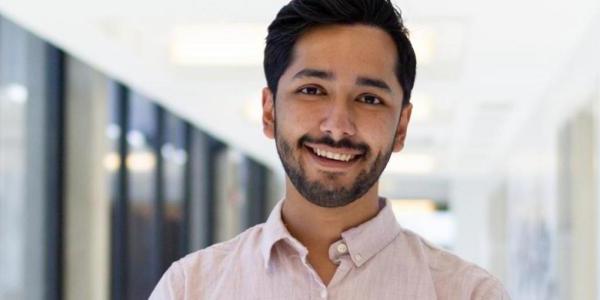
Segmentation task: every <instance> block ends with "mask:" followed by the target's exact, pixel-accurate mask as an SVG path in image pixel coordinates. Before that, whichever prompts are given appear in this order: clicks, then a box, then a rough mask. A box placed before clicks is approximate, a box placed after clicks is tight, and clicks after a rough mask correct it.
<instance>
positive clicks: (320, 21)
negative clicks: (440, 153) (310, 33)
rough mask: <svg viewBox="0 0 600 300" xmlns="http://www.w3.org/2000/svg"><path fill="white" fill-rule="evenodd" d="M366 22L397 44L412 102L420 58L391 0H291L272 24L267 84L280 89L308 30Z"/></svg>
mask: <svg viewBox="0 0 600 300" xmlns="http://www.w3.org/2000/svg"><path fill="white" fill-rule="evenodd" d="M334 24H342V25H344V24H347V25H352V24H364V25H370V26H375V27H378V28H381V29H382V30H384V31H385V32H387V33H388V34H389V35H390V36H391V37H392V39H393V40H394V43H395V44H396V48H397V52H398V56H397V61H396V67H395V68H396V77H397V79H398V82H399V83H400V86H401V87H402V90H403V92H404V97H403V100H402V103H403V104H405V103H409V102H410V95H411V91H412V88H413V85H414V83H415V74H416V65H417V59H416V57H415V51H414V49H413V47H412V44H411V43H410V40H409V39H408V30H407V29H406V28H405V27H404V24H403V22H402V16H401V14H400V12H399V11H398V10H397V9H396V8H395V7H394V5H393V4H392V3H391V2H390V0H292V1H290V2H289V3H288V4H287V5H285V6H284V7H283V8H281V10H280V11H279V13H277V17H275V20H273V22H272V23H271V25H269V30H268V31H269V32H268V35H267V45H266V47H265V53H264V55H265V57H264V61H263V67H264V71H265V76H266V78H267V85H268V87H269V89H271V91H272V92H273V95H274V96H275V94H276V93H277V84H278V82H279V78H280V77H281V75H282V74H283V73H284V72H285V70H286V69H287V68H288V66H289V64H290V63H291V59H292V57H291V56H292V51H293V48H294V45H295V44H296V41H297V40H298V38H299V37H300V35H302V34H303V33H304V32H306V30H308V29H310V28H314V27H316V26H321V25H334Z"/></svg>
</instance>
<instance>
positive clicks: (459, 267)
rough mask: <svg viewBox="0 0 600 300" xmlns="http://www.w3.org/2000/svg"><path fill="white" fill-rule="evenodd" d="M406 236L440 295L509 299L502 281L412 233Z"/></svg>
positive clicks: (404, 230)
mask: <svg viewBox="0 0 600 300" xmlns="http://www.w3.org/2000/svg"><path fill="white" fill-rule="evenodd" d="M403 234H404V236H405V238H406V242H407V244H409V245H411V244H412V245H413V247H415V248H418V249H419V250H420V251H419V252H421V254H422V259H423V260H424V263H425V264H426V266H427V268H428V270H429V272H430V274H431V277H432V280H433V283H434V286H435V288H436V290H437V291H438V293H439V294H448V293H451V294H457V296H459V298H461V299H509V297H508V294H507V293H506V291H505V289H504V287H503V285H502V283H501V282H500V280H499V279H498V278H496V277H495V276H494V275H492V274H491V273H489V272H488V271H486V270H485V269H483V268H481V267H479V266H478V265H476V264H474V263H472V262H469V261H466V260H464V259H462V258H460V257H459V256H457V255H455V254H453V253H451V252H449V251H447V250H444V249H442V248H440V247H438V246H435V245H433V244H432V243H431V242H429V241H427V240H426V239H424V238H423V237H421V236H419V235H418V234H416V233H414V232H412V231H410V230H406V229H403ZM448 298H453V297H448Z"/></svg>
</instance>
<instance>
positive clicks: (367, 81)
mask: <svg viewBox="0 0 600 300" xmlns="http://www.w3.org/2000/svg"><path fill="white" fill-rule="evenodd" d="M356 84H357V85H362V86H370V87H374V88H378V89H382V90H384V91H386V92H388V93H391V92H392V89H391V88H390V86H389V85H388V84H387V83H385V81H383V80H381V79H376V78H370V77H358V78H357V79H356Z"/></svg>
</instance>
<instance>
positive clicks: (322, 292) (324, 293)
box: [321, 290, 327, 299]
mask: <svg viewBox="0 0 600 300" xmlns="http://www.w3.org/2000/svg"><path fill="white" fill-rule="evenodd" d="M321 298H323V299H325V298H327V290H321Z"/></svg>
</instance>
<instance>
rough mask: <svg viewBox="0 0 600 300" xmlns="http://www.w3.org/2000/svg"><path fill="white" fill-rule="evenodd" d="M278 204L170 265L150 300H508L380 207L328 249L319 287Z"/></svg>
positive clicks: (479, 272)
mask: <svg viewBox="0 0 600 300" xmlns="http://www.w3.org/2000/svg"><path fill="white" fill-rule="evenodd" d="M382 201H384V200H382ZM282 203H283V201H280V202H279V203H278V204H277V205H276V206H275V208H274V209H273V211H272V212H271V215H270V216H269V219H268V220H267V222H266V223H263V224H259V225H256V226H254V227H252V228H250V229H248V230H246V231H244V232H243V233H241V234H240V235H238V236H237V237H235V238H234V239H232V240H229V241H226V242H223V243H219V244H216V245H213V246H211V247H208V248H206V249H203V250H200V251H197V252H194V253H192V254H189V255H187V256H186V257H184V258H182V259H181V260H179V261H177V262H175V263H173V264H172V265H171V267H170V268H169V269H168V270H167V272H166V273H165V274H164V275H163V277H162V278H161V280H160V282H159V283H158V285H157V286H156V288H155V289H154V291H153V292H152V295H151V296H150V299H152V300H158V299H286V300H294V299H344V300H348V299H361V300H362V299H377V300H380V299H509V296H508V294H507V293H506V291H505V290H504V288H503V287H502V284H501V283H500V281H498V279H496V278H494V277H493V276H492V275H490V274H489V273H488V272H486V271H485V270H483V269H481V268H479V267H477V266H476V265H474V264H472V263H468V262H466V261H464V260H462V259H460V258H458V257H457V256H455V255H453V254H450V253H449V252H446V251H444V250H442V249H440V248H437V247H435V246H433V245H431V244H430V243H429V242H427V241H425V240H424V239H423V238H421V237H420V236H418V235H417V234H415V233H413V232H411V231H409V230H406V229H403V228H401V227H400V225H399V224H398V223H397V222H396V219H395V217H394V214H393V212H392V209H391V205H390V203H389V201H387V200H386V201H385V206H384V207H383V208H382V209H381V210H380V211H379V213H378V214H377V216H375V217H374V218H372V219H371V220H369V221H367V222H365V223H363V224H361V225H359V226H357V227H354V228H351V229H349V230H347V231H345V232H343V233H342V238H341V239H340V240H339V241H337V242H335V243H334V244H332V245H331V246H330V247H329V257H330V259H331V260H332V261H333V262H334V263H335V264H337V265H338V267H337V270H336V272H335V274H334V276H333V278H332V280H331V282H330V283H329V285H328V286H325V285H324V284H323V282H322V281H321V279H320V278H319V276H318V275H317V273H316V272H315V271H314V269H313V268H312V267H311V266H310V264H309V262H308V261H307V254H308V250H307V249H306V248H305V247H304V246H303V245H302V244H300V242H298V240H296V239H295V238H294V237H293V236H291V235H290V233H289V232H288V230H287V229H286V227H285V225H284V224H283V222H282V220H281V206H282ZM382 204H384V203H382Z"/></svg>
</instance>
